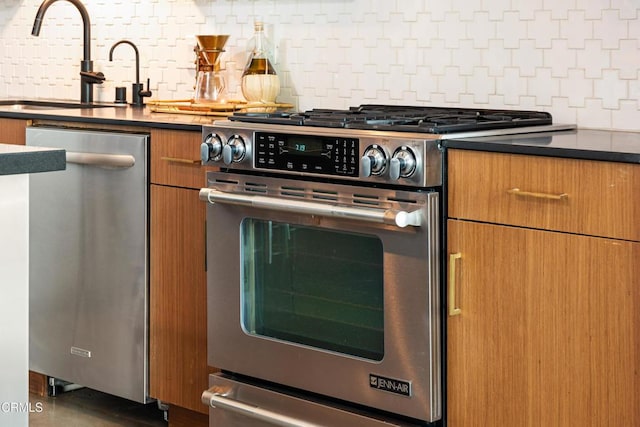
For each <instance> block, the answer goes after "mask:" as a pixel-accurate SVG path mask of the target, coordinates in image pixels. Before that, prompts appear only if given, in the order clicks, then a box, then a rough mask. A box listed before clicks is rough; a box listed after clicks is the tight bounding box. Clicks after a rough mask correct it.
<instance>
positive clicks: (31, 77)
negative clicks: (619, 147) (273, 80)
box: [0, 0, 640, 131]
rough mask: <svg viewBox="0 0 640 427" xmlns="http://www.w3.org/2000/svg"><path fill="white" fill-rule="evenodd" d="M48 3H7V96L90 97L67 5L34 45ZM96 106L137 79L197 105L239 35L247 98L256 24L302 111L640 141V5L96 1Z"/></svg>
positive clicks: (238, 58)
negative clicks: (203, 47)
mask: <svg viewBox="0 0 640 427" xmlns="http://www.w3.org/2000/svg"><path fill="white" fill-rule="evenodd" d="M39 4H40V1H39V0H22V1H17V0H0V49H1V52H2V57H1V58H0V97H36V96H42V97H51V98H65V99H68V98H71V99H76V98H79V92H80V87H79V86H80V83H79V76H78V71H79V64H80V60H81V59H82V58H81V56H82V46H81V45H82V26H81V19H80V16H79V14H78V11H77V10H75V8H74V7H73V6H72V5H71V4H70V3H69V2H66V1H59V2H56V3H54V4H53V5H52V6H51V7H50V8H49V10H48V11H47V14H46V16H45V20H44V23H43V26H42V31H41V35H40V37H38V38H36V37H32V36H31V35H30V32H31V27H32V25H33V18H34V17H35V14H36V11H37V9H38V6H39ZM84 4H85V5H86V7H87V9H88V11H89V14H90V17H91V23H92V26H91V31H92V57H93V60H94V69H96V70H99V71H102V72H104V73H105V75H106V76H107V79H108V80H107V82H105V83H104V84H103V85H102V86H101V87H96V91H95V97H96V99H100V100H105V101H111V100H112V99H113V95H114V87H116V86H127V87H130V84H131V83H132V80H133V78H134V75H135V71H134V68H133V67H134V60H133V58H134V56H133V51H132V49H130V47H127V46H119V47H118V48H117V50H116V52H115V54H114V60H113V62H109V61H108V53H109V49H110V47H111V46H112V45H113V43H115V42H116V41H118V40H120V39H128V40H131V41H133V42H134V43H136V45H137V46H138V48H139V50H140V64H141V70H140V76H141V79H142V80H143V81H146V78H147V77H149V78H150V79H151V89H152V90H153V92H154V98H158V99H185V98H190V97H191V92H192V89H193V84H194V82H195V69H194V60H195V55H194V52H193V46H194V45H195V39H194V37H193V36H194V35H196V34H214V33H218V34H223V33H224V34H230V35H231V38H230V39H229V42H228V44H227V46H226V52H225V53H224V55H223V57H222V64H223V66H224V70H223V72H224V74H225V77H226V80H227V97H228V98H230V99H238V98H240V97H241V92H240V90H239V81H240V73H241V71H242V67H243V66H244V46H245V45H246V41H247V39H248V38H249V37H251V34H252V30H253V28H252V27H253V21H254V19H255V18H256V17H260V18H262V19H263V20H265V22H266V26H267V33H268V35H269V36H270V37H271V38H272V39H273V42H274V44H275V46H276V48H277V49H276V54H277V61H276V67H277V69H278V72H279V75H280V77H281V83H282V91H281V95H280V98H279V99H280V100H282V101H286V102H291V103H293V104H294V105H295V106H296V108H299V109H308V108H314V107H326V108H345V107H348V106H352V105H357V104H360V103H391V104H423V105H435V106H475V107H479V108H520V109H524V108H526V109H539V110H543V111H549V112H551V113H552V114H553V116H554V120H555V121H556V122H558V123H560V122H572V123H577V124H578V125H579V126H583V127H601V128H612V129H620V130H634V131H640V103H639V98H640V84H639V83H638V81H639V80H640V1H639V0H414V1H411V2H407V1H405V0H127V1H125V0H84Z"/></svg>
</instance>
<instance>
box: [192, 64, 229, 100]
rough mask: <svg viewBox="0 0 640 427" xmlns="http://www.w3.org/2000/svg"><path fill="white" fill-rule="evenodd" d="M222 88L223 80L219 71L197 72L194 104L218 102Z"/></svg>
mask: <svg viewBox="0 0 640 427" xmlns="http://www.w3.org/2000/svg"><path fill="white" fill-rule="evenodd" d="M224 86H225V85H224V78H223V77H222V75H221V74H220V71H219V70H201V71H198V78H197V80H196V91H195V94H194V101H195V102H196V103H207V102H220V100H221V99H222V92H223V91H224Z"/></svg>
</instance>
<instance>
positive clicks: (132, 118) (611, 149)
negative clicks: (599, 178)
mask: <svg viewBox="0 0 640 427" xmlns="http://www.w3.org/2000/svg"><path fill="white" fill-rule="evenodd" d="M0 101H2V100H0ZM0 117H7V118H20V119H34V120H59V121H67V122H84V123H93V124H105V125H126V126H140V127H147V128H164V129H175V130H187V131H196V132H200V131H201V129H202V126H203V125H209V124H211V123H212V122H213V121H214V120H215V119H217V118H216V117H214V116H198V115H188V114H170V113H156V112H151V111H150V110H149V107H144V108H133V107H131V106H112V107H106V108H90V109H78V108H76V109H47V110H37V109H28V110H27V109H13V108H12V107H11V106H10V105H0ZM223 118H224V117H220V119H223ZM442 145H443V146H444V147H446V148H459V149H466V150H478V151H493V152H504V153H516V154H529V155H539V156H551V157H566V158H574V159H587V160H605V161H614V162H625V163H640V132H623V131H607V130H590V129H578V130H577V131H576V130H573V131H556V132H549V133H543V132H541V133H536V134H523V135H507V136H489V137H475V138H464V139H445V140H443V141H442Z"/></svg>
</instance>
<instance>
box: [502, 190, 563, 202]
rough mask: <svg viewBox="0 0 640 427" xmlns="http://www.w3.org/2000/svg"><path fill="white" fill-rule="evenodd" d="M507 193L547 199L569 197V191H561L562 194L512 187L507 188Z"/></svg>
mask: <svg viewBox="0 0 640 427" xmlns="http://www.w3.org/2000/svg"><path fill="white" fill-rule="evenodd" d="M507 193H509V194H512V195H514V196H522V197H531V198H534V199H547V200H563V199H567V198H568V197H569V195H568V194H567V193H561V194H549V193H537V192H534V191H522V190H521V189H519V188H511V189H509V190H507Z"/></svg>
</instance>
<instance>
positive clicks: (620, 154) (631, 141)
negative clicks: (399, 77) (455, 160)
mask: <svg viewBox="0 0 640 427" xmlns="http://www.w3.org/2000/svg"><path fill="white" fill-rule="evenodd" d="M442 145H443V146H444V147H446V148H459V149H464V150H478V151H493V152H501V153H513V154H529V155H535V156H549V157H566V158H571V159H586V160H604V161H612V162H624V163H640V133H639V132H622V131H606V130H591V129H578V130H574V131H562V132H550V133H539V134H525V135H505V136H493V137H491V136H487V137H481V138H464V139H450V140H445V141H443V144H442Z"/></svg>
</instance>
